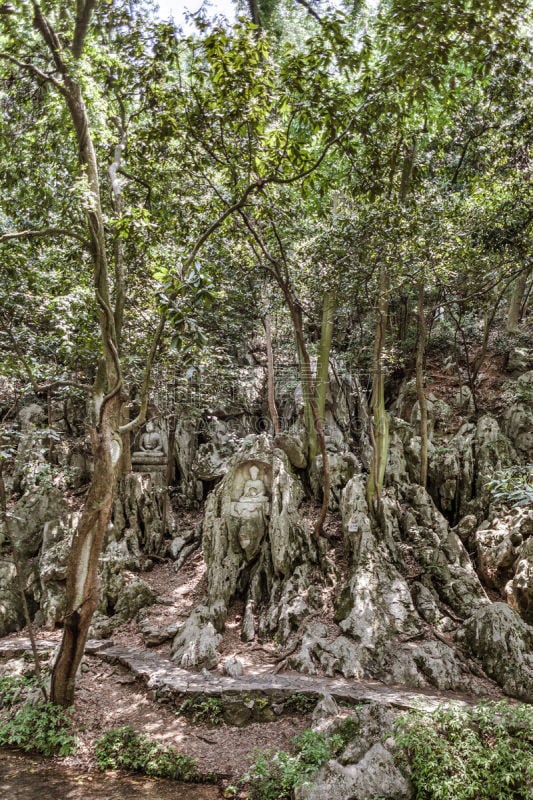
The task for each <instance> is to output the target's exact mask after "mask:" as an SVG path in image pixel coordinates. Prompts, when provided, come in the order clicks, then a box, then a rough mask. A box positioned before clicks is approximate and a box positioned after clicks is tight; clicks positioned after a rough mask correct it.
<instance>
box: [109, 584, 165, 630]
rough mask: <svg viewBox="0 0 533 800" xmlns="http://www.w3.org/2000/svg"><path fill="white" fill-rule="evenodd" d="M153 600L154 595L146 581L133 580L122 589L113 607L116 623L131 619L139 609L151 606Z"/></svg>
mask: <svg viewBox="0 0 533 800" xmlns="http://www.w3.org/2000/svg"><path fill="white" fill-rule="evenodd" d="M155 599H156V595H155V593H154V592H153V590H152V589H151V588H150V586H148V584H147V583H146V581H143V580H141V578H133V580H131V581H130V582H128V583H126V584H125V586H124V587H123V588H122V591H121V592H120V596H119V598H118V601H117V604H116V606H115V618H116V619H117V623H118V622H121V623H122V622H126V621H127V620H129V619H133V617H134V616H135V615H136V614H137V613H138V612H139V611H140V610H141V608H145V607H146V606H150V605H152V604H153V603H154V602H155Z"/></svg>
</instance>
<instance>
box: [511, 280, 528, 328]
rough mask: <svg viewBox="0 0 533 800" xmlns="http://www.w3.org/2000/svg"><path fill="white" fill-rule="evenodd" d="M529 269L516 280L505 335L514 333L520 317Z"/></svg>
mask: <svg viewBox="0 0 533 800" xmlns="http://www.w3.org/2000/svg"><path fill="white" fill-rule="evenodd" d="M529 272H530V270H529V269H525V270H524V271H523V272H522V273H521V274H520V275H519V276H518V278H517V279H516V283H515V285H514V289H513V295H512V297H511V304H510V306H509V315H508V317H507V333H515V332H516V329H517V328H518V324H519V322H520V318H521V315H522V301H523V299H524V295H525V292H526V286H527V279H528V276H529Z"/></svg>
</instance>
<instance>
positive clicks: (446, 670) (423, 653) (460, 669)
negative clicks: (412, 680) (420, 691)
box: [413, 641, 486, 694]
mask: <svg viewBox="0 0 533 800" xmlns="http://www.w3.org/2000/svg"><path fill="white" fill-rule="evenodd" d="M413 660H414V662H415V664H416V666H417V668H418V669H419V670H420V672H421V673H422V674H423V675H424V677H425V678H426V679H427V681H428V683H429V684H431V686H436V687H437V689H441V690H452V691H462V692H471V693H481V694H483V693H485V691H486V690H485V688H484V687H483V686H482V685H481V684H480V683H479V682H477V681H476V679H475V678H473V677H472V676H471V675H469V673H468V668H467V667H466V666H465V665H464V664H463V663H461V661H460V660H459V659H458V657H457V656H456V654H455V653H454V651H453V650H452V648H451V647H448V645H446V644H445V643H444V642H441V641H431V642H424V643H423V644H421V645H419V646H418V647H416V649H415V650H414V651H413Z"/></svg>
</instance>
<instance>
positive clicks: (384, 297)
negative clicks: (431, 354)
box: [367, 268, 389, 510]
mask: <svg viewBox="0 0 533 800" xmlns="http://www.w3.org/2000/svg"><path fill="white" fill-rule="evenodd" d="M387 315H388V282H387V277H386V274H385V270H384V269H383V268H382V270H381V275H380V289H379V300H378V308H377V319H376V334H375V340H374V362H373V379H372V420H371V422H370V439H371V442H372V463H371V465H370V475H369V478H368V487H367V501H368V505H369V507H370V508H371V509H374V510H375V509H376V505H378V506H379V504H380V503H381V493H382V490H383V481H384V478H385V467H386V465H387V453H388V448H389V420H388V417H387V412H386V411H385V376H384V373H383V348H384V345H385V335H386V331H387Z"/></svg>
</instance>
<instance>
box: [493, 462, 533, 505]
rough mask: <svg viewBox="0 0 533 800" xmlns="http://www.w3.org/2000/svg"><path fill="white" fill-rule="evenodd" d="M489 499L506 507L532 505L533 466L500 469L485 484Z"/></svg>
mask: <svg viewBox="0 0 533 800" xmlns="http://www.w3.org/2000/svg"><path fill="white" fill-rule="evenodd" d="M485 486H486V488H487V489H488V490H489V491H490V495H491V498H492V499H493V500H494V501H495V502H497V503H505V504H506V505H508V506H527V505H530V503H533V464H527V465H526V466H525V467H520V466H515V467H509V468H508V469H501V470H499V471H498V472H497V473H495V474H494V476H493V477H492V479H491V480H490V481H488V482H487V483H486V484H485Z"/></svg>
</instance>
